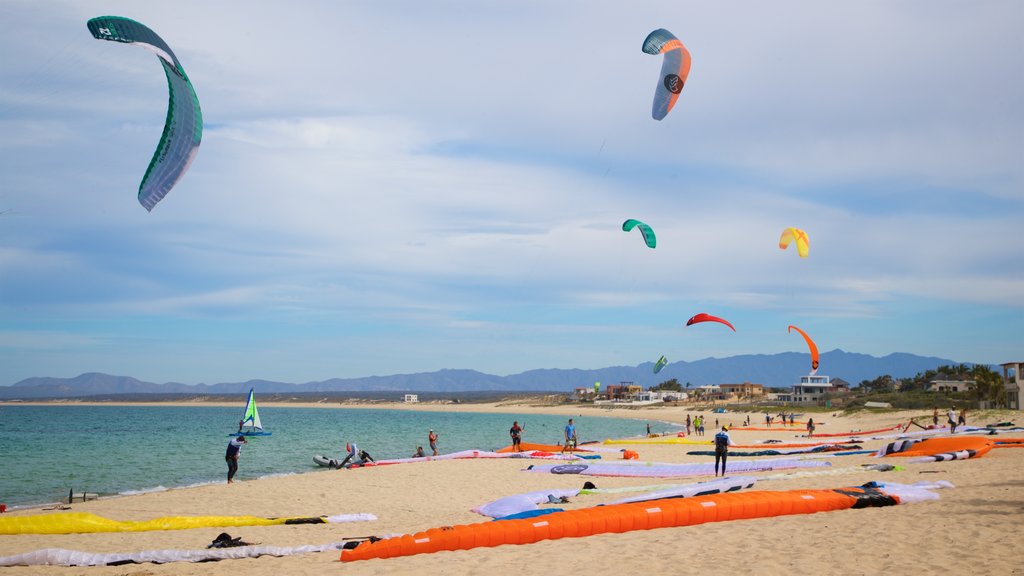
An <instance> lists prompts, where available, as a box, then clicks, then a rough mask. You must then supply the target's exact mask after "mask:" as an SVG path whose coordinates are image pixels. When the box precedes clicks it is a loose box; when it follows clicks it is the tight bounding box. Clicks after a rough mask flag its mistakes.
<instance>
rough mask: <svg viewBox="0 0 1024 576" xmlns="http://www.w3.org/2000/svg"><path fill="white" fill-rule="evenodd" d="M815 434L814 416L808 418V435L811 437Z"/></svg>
mask: <svg viewBox="0 0 1024 576" xmlns="http://www.w3.org/2000/svg"><path fill="white" fill-rule="evenodd" d="M813 436H814V418H808V419H807V437H808V438H811V437H813Z"/></svg>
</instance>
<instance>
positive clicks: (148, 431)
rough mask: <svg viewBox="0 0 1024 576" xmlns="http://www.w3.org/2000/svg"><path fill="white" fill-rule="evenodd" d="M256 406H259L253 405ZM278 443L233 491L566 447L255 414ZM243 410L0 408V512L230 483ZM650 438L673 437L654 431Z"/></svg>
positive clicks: (368, 412) (495, 430) (455, 428)
mask: <svg viewBox="0 0 1024 576" xmlns="http://www.w3.org/2000/svg"><path fill="white" fill-rule="evenodd" d="M257 400H258V399H257ZM259 410H260V417H261V419H262V421H263V426H264V428H265V429H266V430H268V431H271V432H272V433H273V435H271V436H263V437H251V438H249V444H248V445H246V446H244V447H243V448H242V458H241V460H240V462H239V472H238V475H237V476H236V480H252V479H255V478H262V477H267V476H274V475H283V474H298V473H306V472H314V471H317V470H325V469H323V468H319V467H317V466H316V465H315V464H313V456H314V455H315V454H324V455H327V456H335V457H337V456H341V455H343V451H344V446H345V443H346V442H356V443H358V444H359V447H360V448H362V449H364V450H366V451H367V452H369V453H370V455H371V456H373V457H374V459H378V460H380V459H388V458H407V457H410V456H412V454H413V452H414V451H415V449H416V447H417V446H423V449H424V450H425V451H426V452H427V454H430V449H429V446H428V443H427V431H428V430H429V429H433V430H434V431H435V432H436V433H437V434H438V436H439V438H438V450H439V452H440V453H442V454H445V453H449V452H456V451H459V450H470V449H480V450H494V449H497V448H501V447H504V446H507V445H509V443H510V442H509V437H508V429H509V428H510V427H511V426H512V421H513V420H518V421H519V423H520V425H522V424H524V423H525V424H526V430H525V432H524V433H523V441H524V442H539V443H547V444H554V443H557V442H559V441H561V439H562V429H563V428H564V427H565V424H566V423H567V420H568V418H567V417H565V416H538V415H526V414H477V413H461V412H459V413H453V412H425V411H404V410H377V409H345V408H293V407H260V409H259ZM241 414H242V406H239V407H237V408H229V407H221V406H66V405H47V406H15V405H4V406H0V503H3V504H6V506H7V508H8V509H15V508H21V507H32V506H40V505H46V504H52V503H57V502H61V501H65V502H66V501H67V497H68V492H69V491H70V490H73V491H74V492H75V493H76V494H77V493H81V492H89V493H96V494H99V495H100V496H113V495H119V494H121V495H124V494H135V493H142V492H149V491H158V490H166V489H168V488H177V487H183V486H197V485H202V484H210V483H219V482H224V481H225V479H226V477H227V466H226V464H225V463H224V451H225V448H226V446H227V443H228V441H229V440H230V436H231V433H232V432H235V431H237V429H238V420H239V418H240V416H241ZM575 421H576V428H577V430H578V435H579V438H580V441H581V442H583V441H588V440H603V439H605V438H622V437H629V436H642V435H643V434H645V433H646V423H647V422H648V421H647V420H633V419H619V418H598V417H586V416H578V417H575ZM650 422H651V428H652V431H656V432H662V431H676V430H678V427H677V426H675V425H672V424H669V423H664V422H658V421H654V420H651V421H650Z"/></svg>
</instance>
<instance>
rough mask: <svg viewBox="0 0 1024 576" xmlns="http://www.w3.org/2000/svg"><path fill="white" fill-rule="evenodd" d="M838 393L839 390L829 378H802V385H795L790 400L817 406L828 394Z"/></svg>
mask: <svg viewBox="0 0 1024 576" xmlns="http://www.w3.org/2000/svg"><path fill="white" fill-rule="evenodd" d="M838 391H839V390H838V388H836V387H835V386H833V385H832V383H831V382H830V381H829V377H828V376H818V375H811V376H801V377H800V383H799V384H794V385H793V392H792V394H791V396H790V398H789V399H790V400H791V401H792V402H796V403H798V404H817V403H819V402H821V401H822V399H823V398H824V396H825V395H826V394H835V393H837V392H838Z"/></svg>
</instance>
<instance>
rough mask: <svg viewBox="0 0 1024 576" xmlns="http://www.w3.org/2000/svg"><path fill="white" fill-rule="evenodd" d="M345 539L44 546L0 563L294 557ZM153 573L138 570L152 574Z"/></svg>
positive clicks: (337, 546)
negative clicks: (125, 548)
mask: <svg viewBox="0 0 1024 576" xmlns="http://www.w3.org/2000/svg"><path fill="white" fill-rule="evenodd" d="M344 546H345V542H332V543H330V544H321V545H312V546H288V547H281V546H260V545H251V546H237V547H230V548H205V549H201V550H144V551H142V552H114V553H94V552H80V551H78V550H66V549H64V548H44V549H42V550H35V551H33V552H26V553H24V554H16V555H14V556H3V557H0V566H108V565H113V566H120V565H122V564H129V563H133V564H143V563H146V562H152V563H154V564H166V563H168V562H210V561H213V560H232V559H235V558H256V557H258V556H292V555H295V554H309V553H312V552H326V551H327V550H341V549H342V548H343V547H344ZM149 573H150V572H139V574H149Z"/></svg>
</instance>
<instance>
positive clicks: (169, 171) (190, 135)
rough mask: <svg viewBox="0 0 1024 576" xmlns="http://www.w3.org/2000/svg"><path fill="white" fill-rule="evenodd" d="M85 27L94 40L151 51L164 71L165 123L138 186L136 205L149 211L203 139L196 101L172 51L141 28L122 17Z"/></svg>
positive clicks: (102, 18)
mask: <svg viewBox="0 0 1024 576" xmlns="http://www.w3.org/2000/svg"><path fill="white" fill-rule="evenodd" d="M87 26H88V27H89V32H91V33H92V35H93V37H94V38H96V39H97V40H109V41H111V42H122V43H125V44H136V45H138V46H140V47H142V48H146V49H148V50H151V51H152V52H153V53H155V54H156V56H157V59H158V60H160V63H161V64H162V65H163V67H164V74H165V75H166V76H167V88H168V91H169V102H168V104H167V120H166V121H165V122H164V131H163V134H162V135H161V136H160V142H159V143H158V144H157V147H156V152H154V153H153V159H152V160H150V161H149V167H148V168H147V169H146V174H145V175H144V176H143V177H142V182H141V183H140V184H139V203H140V204H142V206H143V207H145V208H146V210H152V209H153V207H154V206H156V205H157V203H158V202H160V200H162V199H163V197H164V196H166V195H167V193H168V192H170V191H171V188H173V187H174V185H175V184H176V183H177V182H178V180H180V179H181V177H182V176H184V175H185V172H186V171H187V170H188V167H189V165H190V164H192V160H194V159H195V157H196V154H197V153H198V152H199V142H200V141H201V140H202V138H203V113H202V111H201V110H200V109H199V98H197V97H196V91H195V90H194V89H193V88H192V82H190V81H189V79H188V75H186V74H185V69H184V68H182V67H181V63H180V62H178V58H177V57H176V56H175V55H174V52H173V51H171V47H170V46H168V45H167V43H166V42H164V40H163V39H162V38H160V36H157V34H156V32H153V31H152V30H150V29H149V28H147V27H146V26H145V25H144V24H141V23H139V22H136V21H135V20H131V19H128V18H122V17H121V16H100V17H99V18H93V19H92V20H89V22H88V23H87Z"/></svg>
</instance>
